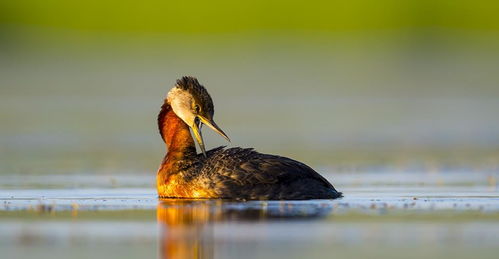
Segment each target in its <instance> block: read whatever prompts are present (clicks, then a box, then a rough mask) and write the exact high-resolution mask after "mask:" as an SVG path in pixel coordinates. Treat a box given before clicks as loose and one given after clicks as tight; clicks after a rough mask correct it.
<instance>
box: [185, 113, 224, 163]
mask: <svg viewBox="0 0 499 259" xmlns="http://www.w3.org/2000/svg"><path fill="white" fill-rule="evenodd" d="M196 119H197V120H195V122H194V125H193V126H192V127H191V128H192V132H193V133H194V137H196V141H197V142H198V144H199V147H200V148H201V151H202V152H203V155H204V156H205V157H206V149H205V147H204V141H203V134H202V133H201V127H202V126H203V124H206V125H207V126H208V127H210V128H211V129H212V130H214V131H215V132H216V133H218V134H220V135H221V136H222V137H224V138H225V139H226V140H227V141H229V142H230V139H229V137H227V134H225V132H223V130H222V129H220V127H218V125H217V124H216V123H215V122H214V121H213V120H209V119H207V118H205V117H203V116H201V115H198V116H197V117H196Z"/></svg>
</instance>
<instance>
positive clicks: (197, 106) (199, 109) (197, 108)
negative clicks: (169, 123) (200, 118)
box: [194, 104, 201, 113]
mask: <svg viewBox="0 0 499 259" xmlns="http://www.w3.org/2000/svg"><path fill="white" fill-rule="evenodd" d="M194 111H195V112H196V113H199V112H200V111H201V107H199V105H197V104H196V105H194Z"/></svg>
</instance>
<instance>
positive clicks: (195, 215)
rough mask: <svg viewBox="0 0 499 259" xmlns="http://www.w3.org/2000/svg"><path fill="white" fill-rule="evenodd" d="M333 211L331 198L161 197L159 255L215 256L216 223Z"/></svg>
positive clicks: (302, 216) (313, 216) (308, 216)
mask: <svg viewBox="0 0 499 259" xmlns="http://www.w3.org/2000/svg"><path fill="white" fill-rule="evenodd" d="M331 211H332V204H331V203H330V202H328V201H250V202H234V201H222V200H178V199H171V200H170V199H165V200H161V201H160V203H159V204H158V209H157V220H158V225H159V228H160V233H159V235H160V244H159V248H160V251H159V252H160V258H215V255H216V254H217V251H216V247H217V240H216V237H215V235H214V229H215V227H216V225H217V224H224V223H229V222H246V223H251V222H264V221H268V222H271V221H276V220H296V219H302V220H303V219H317V218H322V217H325V216H327V215H328V214H330V212H331ZM218 242H223V241H222V240H218Z"/></svg>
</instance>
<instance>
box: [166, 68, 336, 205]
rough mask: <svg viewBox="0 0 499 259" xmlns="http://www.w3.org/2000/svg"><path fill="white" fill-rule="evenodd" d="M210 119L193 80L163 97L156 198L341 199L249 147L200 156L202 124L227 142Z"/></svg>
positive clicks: (306, 170) (209, 107)
mask: <svg viewBox="0 0 499 259" xmlns="http://www.w3.org/2000/svg"><path fill="white" fill-rule="evenodd" d="M213 116H214V105H213V100H212V98H211V96H210V94H209V93H208V91H207V90H206V88H205V87H204V86H203V85H201V84H200V83H199V81H198V80H197V78H195V77H192V76H183V77H182V78H180V79H178V80H177V81H176V84H175V85H174V86H173V88H171V90H169V92H168V93H167V96H166V98H165V99H164V102H163V105H162V106H161V110H160V112H159V114H158V128H159V133H160V135H161V138H162V139H163V141H164V142H165V145H166V149H167V153H166V155H165V157H164V159H163V161H162V162H161V165H160V167H159V169H158V171H157V177H156V187H157V191H158V197H159V198H161V199H170V198H171V199H227V200H239V201H248V200H311V199H336V198H341V197H343V195H342V193H341V192H338V191H337V190H336V189H335V188H334V187H333V185H332V184H331V183H330V182H328V181H327V180H326V179H325V178H324V177H323V176H321V175H320V174H319V173H317V172H316V171H315V170H313V169H312V168H311V167H309V166H307V165H305V164H304V163H301V162H298V161H296V160H293V159H290V158H287V157H283V156H277V155H270V154H263V153H259V152H257V151H255V150H254V149H253V148H240V147H232V148H226V147H225V146H221V147H216V148H213V149H211V150H208V151H206V149H205V144H204V141H203V136H202V133H201V128H202V126H203V125H206V126H208V127H209V128H211V129H212V130H213V131H215V132H216V133H218V134H219V135H221V136H222V137H224V138H225V139H226V140H227V141H229V142H230V139H229V137H228V136H227V134H225V132H224V131H223V130H222V129H221V128H220V127H219V126H218V125H217V124H216V123H215V121H214V119H213ZM190 130H192V133H193V135H194V138H195V140H196V142H197V143H198V146H199V148H200V149H201V152H200V153H197V152H196V145H195V143H194V139H193V138H192V135H191V133H190Z"/></svg>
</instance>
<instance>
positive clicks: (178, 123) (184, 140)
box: [158, 101, 196, 154]
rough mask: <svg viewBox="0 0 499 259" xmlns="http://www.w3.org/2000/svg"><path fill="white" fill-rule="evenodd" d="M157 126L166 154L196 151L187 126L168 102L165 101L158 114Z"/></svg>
mask: <svg viewBox="0 0 499 259" xmlns="http://www.w3.org/2000/svg"><path fill="white" fill-rule="evenodd" d="M158 127H159V131H160V133H161V137H162V138H163V140H164V141H165V144H166V148H167V150H168V154H172V153H181V154H184V153H192V152H193V153H194V154H195V153H196V146H195V144H194V140H193V139H192V136H191V132H190V131H189V126H187V124H185V122H184V121H183V120H182V119H180V118H179V117H178V116H177V115H176V114H175V113H174V112H173V109H172V108H171V106H170V104H169V103H167V102H166V101H165V103H164V104H163V106H162V107H161V112H160V113H159V115H158Z"/></svg>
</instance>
